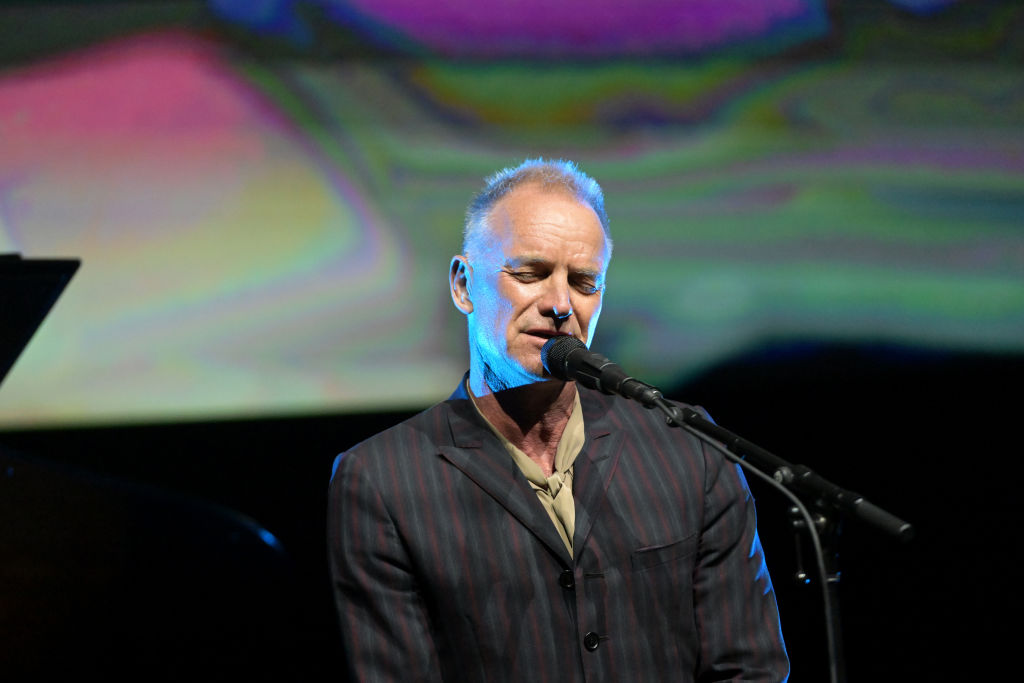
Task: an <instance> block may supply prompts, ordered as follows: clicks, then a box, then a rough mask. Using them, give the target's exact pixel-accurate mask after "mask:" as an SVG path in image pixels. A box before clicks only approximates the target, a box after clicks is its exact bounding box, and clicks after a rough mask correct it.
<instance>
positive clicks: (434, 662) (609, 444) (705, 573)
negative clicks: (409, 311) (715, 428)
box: [328, 385, 788, 683]
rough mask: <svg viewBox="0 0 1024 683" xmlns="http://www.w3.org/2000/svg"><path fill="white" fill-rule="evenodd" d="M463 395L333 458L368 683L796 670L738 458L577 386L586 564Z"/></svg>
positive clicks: (340, 584) (337, 527)
mask: <svg viewBox="0 0 1024 683" xmlns="http://www.w3.org/2000/svg"><path fill="white" fill-rule="evenodd" d="M461 386H462V385H460V387H461ZM463 391H464V390H462V389H461V388H460V390H458V391H456V393H455V394H454V395H453V396H452V397H451V398H450V399H448V400H447V401H445V402H443V403H439V404H438V405H436V406H434V407H433V408H430V409H429V410H427V411H425V412H423V413H420V414H419V415H417V416H415V417H413V418H411V419H410V420H408V421H406V422H403V423H402V424H400V425H397V426H395V427H393V428H391V429H389V430H387V431H385V432H383V433H381V434H378V435H377V436H375V437H373V438H371V439H369V440H367V441H365V442H363V443H361V444H359V445H357V446H356V447H354V448H353V449H351V450H350V451H348V452H346V453H344V454H343V455H342V456H340V457H339V459H338V461H337V462H336V463H335V467H336V470H335V474H334V476H333V478H332V481H331V488H330V508H329V521H328V526H329V543H330V557H331V568H332V579H333V584H334V590H335V596H336V598H337V607H338V611H339V614H340V617H341V630H342V638H343V643H344V649H345V652H344V655H345V661H346V666H347V667H348V670H349V672H350V675H351V676H352V679H353V680H360V681H408V682H410V683H411V682H418V681H440V680H443V681H515V682H517V683H518V682H523V681H537V682H542V681H552V682H554V681H558V682H567V681H591V682H593V681H610V682H612V681H614V682H626V681H645V682H646V681H681V682H686V681H718V680H728V681H783V680H785V679H786V677H787V672H788V661H787V658H786V652H785V647H784V645H783V642H782V635H781V632H780V629H779V621H778V611H777V609H776V604H775V596H774V593H773V591H772V586H771V580H770V579H769V577H768V572H767V569H766V567H765V563H764V557H763V554H762V551H761V545H760V542H759V541H758V538H757V532H756V529H755V520H754V505H753V500H752V498H751V496H750V492H749V490H748V489H747V486H746V482H745V480H744V478H743V475H742V474H741V472H740V470H739V469H738V468H737V467H736V466H735V465H732V464H729V463H728V462H727V461H725V460H724V459H723V458H722V457H721V456H719V455H718V454H717V453H715V452H714V451H712V450H711V449H708V448H705V447H703V446H702V445H701V444H700V442H699V441H697V440H696V439H695V438H693V437H692V436H690V435H689V434H687V433H685V432H683V431H682V430H678V429H668V428H666V427H665V426H664V424H661V418H660V417H659V416H658V414H656V413H655V412H652V411H647V410H645V409H643V408H642V407H639V406H638V405H637V404H635V403H632V402H629V401H626V400H624V399H620V398H618V397H610V396H605V395H603V394H600V393H598V392H594V391H590V390H587V389H583V388H580V392H581V396H580V399H581V405H582V406H583V411H584V421H585V430H586V443H585V444H584V446H583V450H582V452H581V453H580V455H579V457H578V458H577V459H576V464H575V468H576V469H575V476H574V485H573V494H574V498H575V503H576V531H575V535H574V538H573V548H574V551H575V553H574V554H575V557H574V558H571V557H570V556H569V553H568V552H567V551H566V549H565V546H564V544H563V543H562V541H561V539H560V538H559V536H558V533H557V531H556V530H555V528H554V526H553V524H552V523H551V519H550V518H549V517H548V515H547V513H546V512H545V511H544V509H543V507H542V506H541V504H540V502H539V501H538V500H537V495H536V493H535V492H534V491H533V490H532V489H531V488H530V486H529V484H528V483H527V481H526V478H525V477H523V475H522V474H521V473H520V471H519V470H518V468H517V467H516V465H515V463H514V461H513V460H512V458H511V457H509V455H508V453H507V452H506V451H505V450H504V448H503V447H502V446H501V444H500V443H499V442H498V440H497V439H496V438H495V437H494V435H493V434H492V433H491V432H490V431H489V430H488V429H487V428H486V426H485V425H484V424H483V422H482V421H481V419H480V417H479V416H478V414H477V413H476V411H475V410H474V408H473V406H472V404H471V403H470V402H469V400H468V399H467V397H466V395H465V393H463Z"/></svg>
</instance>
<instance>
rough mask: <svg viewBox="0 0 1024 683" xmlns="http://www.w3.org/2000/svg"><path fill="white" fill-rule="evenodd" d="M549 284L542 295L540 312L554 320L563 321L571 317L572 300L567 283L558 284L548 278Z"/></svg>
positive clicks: (555, 280)
mask: <svg viewBox="0 0 1024 683" xmlns="http://www.w3.org/2000/svg"><path fill="white" fill-rule="evenodd" d="M549 283H550V284H549V286H548V288H547V291H546V292H545V294H544V301H543V302H542V304H541V312H542V313H543V314H544V315H547V316H550V317H552V318H555V319H556V320H564V319H565V318H568V317H569V316H570V315H572V298H571V296H570V290H569V283H568V282H559V281H558V279H557V278H554V277H552V278H550V280H549Z"/></svg>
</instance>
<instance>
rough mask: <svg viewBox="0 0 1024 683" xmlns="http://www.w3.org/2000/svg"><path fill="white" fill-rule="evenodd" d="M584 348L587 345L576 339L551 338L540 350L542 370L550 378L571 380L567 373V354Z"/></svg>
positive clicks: (565, 337)
mask: <svg viewBox="0 0 1024 683" xmlns="http://www.w3.org/2000/svg"><path fill="white" fill-rule="evenodd" d="M585 348H587V345H586V344H584V343H583V342H581V341H580V340H579V339H577V338H576V337H570V336H566V335H563V336H560V337H552V338H551V339H549V340H547V341H546V342H544V346H543V347H542V348H541V350H540V360H541V362H542V363H543V364H544V369H545V370H547V371H548V373H549V374H550V375H551V376H552V377H557V378H558V379H566V380H568V379H572V378H571V377H569V373H568V360H569V354H571V353H572V352H573V351H575V350H577V349H585Z"/></svg>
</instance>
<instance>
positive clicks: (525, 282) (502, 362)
mask: <svg viewBox="0 0 1024 683" xmlns="http://www.w3.org/2000/svg"><path fill="white" fill-rule="evenodd" d="M488 225H489V226H490V231H489V233H488V234H485V235H483V236H482V237H481V238H480V239H478V240H477V243H476V244H473V245H470V247H469V249H470V251H471V253H470V254H469V255H468V266H467V267H466V273H467V275H466V278H465V281H466V285H465V288H466V298H467V299H468V303H469V305H468V306H466V305H465V304H464V305H463V306H459V307H460V308H462V310H463V311H465V312H467V313H468V315H469V336H470V354H471V356H472V357H473V358H472V363H473V366H474V367H476V368H478V369H479V370H481V371H482V372H483V373H484V379H485V381H486V382H487V384H488V386H489V387H490V389H491V390H492V391H500V390H502V389H508V388H512V387H516V386H520V385H522V384H527V383H530V382H537V381H540V380H542V379H545V378H546V373H545V371H544V366H543V364H542V363H541V357H540V350H541V347H543V346H544V343H545V342H546V341H547V340H548V339H550V338H551V337H553V336H555V335H572V336H574V337H576V338H577V339H580V340H581V341H583V342H584V343H586V344H588V345H589V343H590V340H591V339H592V337H593V334H594V330H595V328H596V327H597V319H598V317H599V316H600V314H601V302H602V298H603V296H604V278H605V271H606V269H607V267H608V250H607V247H606V242H605V237H604V231H603V230H602V228H601V222H600V220H599V219H598V217H597V214H596V213H595V212H594V210H593V209H591V208H590V206H589V205H588V204H586V203H581V202H579V201H578V200H577V199H576V198H574V197H572V196H571V195H570V194H568V193H566V192H564V191H557V190H554V191H553V190H544V189H541V188H540V187H539V186H536V185H524V186H521V187H518V188H516V189H515V190H513V191H512V192H510V193H509V194H508V195H506V196H505V197H504V198H502V199H501V200H500V201H499V202H498V203H497V204H496V205H495V206H494V208H493V209H492V210H491V213H490V216H489V221H488ZM458 258H459V257H456V260H457V259H458ZM463 258H465V257H463ZM456 305H457V306H458V305H459V302H458V301H456Z"/></svg>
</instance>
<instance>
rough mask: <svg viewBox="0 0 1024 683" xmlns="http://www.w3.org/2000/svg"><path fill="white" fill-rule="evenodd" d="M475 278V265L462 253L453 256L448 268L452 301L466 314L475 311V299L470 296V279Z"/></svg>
mask: <svg viewBox="0 0 1024 683" xmlns="http://www.w3.org/2000/svg"><path fill="white" fill-rule="evenodd" d="M472 279H473V266H471V265H469V261H468V260H466V257H465V256H463V255H462V254H459V255H458V256H453V257H452V263H451V266H450V267H449V268H448V285H449V289H450V290H451V294H452V303H454V304H455V308H457V309H459V310H460V311H462V312H463V313H465V314H466V315H469V314H470V313H472V312H473V300H472V298H471V297H470V294H469V290H470V281H471V280H472Z"/></svg>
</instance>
